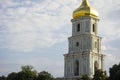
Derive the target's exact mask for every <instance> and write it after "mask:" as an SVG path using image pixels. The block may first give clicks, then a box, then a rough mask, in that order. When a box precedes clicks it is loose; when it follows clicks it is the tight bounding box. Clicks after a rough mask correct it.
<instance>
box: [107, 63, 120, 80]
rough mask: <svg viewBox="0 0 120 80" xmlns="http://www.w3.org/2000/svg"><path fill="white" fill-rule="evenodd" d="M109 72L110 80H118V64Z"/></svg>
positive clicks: (119, 77)
mask: <svg viewBox="0 0 120 80" xmlns="http://www.w3.org/2000/svg"><path fill="white" fill-rule="evenodd" d="M109 72H110V77H109V79H110V80H120V63H119V64H118V65H117V64H115V65H113V66H112V68H110V69H109Z"/></svg>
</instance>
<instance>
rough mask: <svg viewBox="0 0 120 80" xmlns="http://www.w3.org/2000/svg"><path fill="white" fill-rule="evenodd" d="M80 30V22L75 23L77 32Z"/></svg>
mask: <svg viewBox="0 0 120 80" xmlns="http://www.w3.org/2000/svg"><path fill="white" fill-rule="evenodd" d="M79 31H80V24H78V25H77V32H79Z"/></svg>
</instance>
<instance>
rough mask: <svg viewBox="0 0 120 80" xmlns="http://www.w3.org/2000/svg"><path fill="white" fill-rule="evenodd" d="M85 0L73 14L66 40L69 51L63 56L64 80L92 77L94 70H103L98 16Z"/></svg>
mask: <svg viewBox="0 0 120 80" xmlns="http://www.w3.org/2000/svg"><path fill="white" fill-rule="evenodd" d="M93 10H94V9H93V8H91V7H90V6H89V3H88V1H87V0H82V4H81V6H80V7H79V8H77V9H76V10H75V11H74V12H73V19H72V20H71V22H72V36H71V37H69V38H68V41H69V50H68V53H67V54H65V55H64V60H65V67H64V68H65V69H64V77H65V78H77V77H81V76H82V75H85V74H87V75H88V76H89V77H92V76H93V75H94V73H95V70H96V69H103V68H104V55H103V54H101V37H99V36H98V22H99V19H98V14H97V12H96V11H93Z"/></svg>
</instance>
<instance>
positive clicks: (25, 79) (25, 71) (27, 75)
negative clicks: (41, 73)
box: [18, 65, 37, 80]
mask: <svg viewBox="0 0 120 80" xmlns="http://www.w3.org/2000/svg"><path fill="white" fill-rule="evenodd" d="M21 68H22V71H20V72H19V73H18V79H19V80H34V79H35V78H36V77H37V72H36V71H35V70H34V69H33V67H32V66H31V65H26V66H22V67H21Z"/></svg>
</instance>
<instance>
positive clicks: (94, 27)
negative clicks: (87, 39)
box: [93, 24, 95, 32]
mask: <svg viewBox="0 0 120 80" xmlns="http://www.w3.org/2000/svg"><path fill="white" fill-rule="evenodd" d="M93 32H95V24H93Z"/></svg>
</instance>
